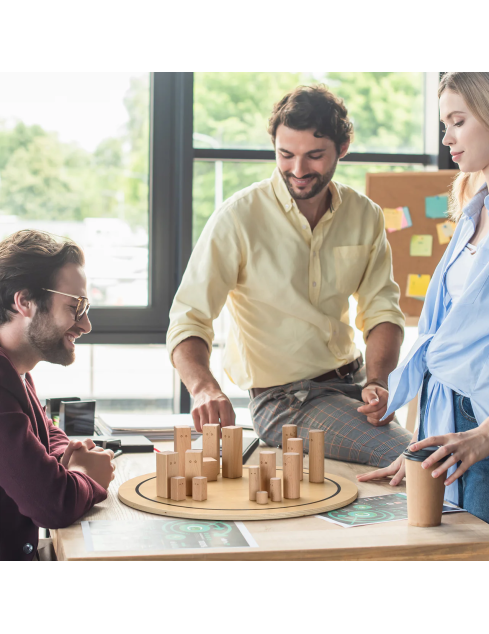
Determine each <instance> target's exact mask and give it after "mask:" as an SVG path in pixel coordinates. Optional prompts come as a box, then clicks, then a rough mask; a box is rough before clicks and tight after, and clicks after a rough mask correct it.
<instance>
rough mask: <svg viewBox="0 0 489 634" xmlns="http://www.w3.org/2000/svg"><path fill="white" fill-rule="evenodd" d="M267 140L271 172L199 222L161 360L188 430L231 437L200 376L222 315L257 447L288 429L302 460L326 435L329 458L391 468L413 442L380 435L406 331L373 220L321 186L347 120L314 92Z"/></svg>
mask: <svg viewBox="0 0 489 634" xmlns="http://www.w3.org/2000/svg"><path fill="white" fill-rule="evenodd" d="M269 132H270V135H271V138H272V141H273V144H274V147H275V151H276V160H277V169H276V170H275V172H274V174H273V175H272V177H271V178H270V179H267V180H264V181H262V182H260V183H255V184H254V185H251V187H247V188H246V189H244V190H242V191H240V192H238V193H237V194H235V195H234V196H232V197H231V198H230V199H229V200H227V201H226V202H225V203H224V204H223V205H222V206H221V207H220V208H219V209H217V210H216V211H215V213H214V214H213V215H212V216H211V218H210V219H209V221H208V223H207V225H206V227H205V229H204V231H203V232H202V235H201V237H200V239H199V241H198V243H197V245H196V246H195V249H194V251H193V253H192V256H191V258H190V261H189V264H188V267H187V270H186V272H185V275H184V277H183V280H182V283H181V285H180V288H179V289H178V291H177V294H176V296H175V299H174V302H173V305H172V308H171V311H170V328H169V331H168V336H167V345H168V351H169V354H170V358H171V359H172V362H173V364H174V366H175V367H176V369H177V370H178V372H179V374H180V377H181V379H182V381H183V382H184V383H185V385H186V386H187V388H188V390H189V392H190V393H191V395H192V396H193V398H194V408H193V411H192V415H193V420H194V423H195V427H196V428H197V430H199V431H200V430H201V428H202V425H204V424H206V423H218V422H220V423H221V425H222V426H225V425H233V424H234V420H235V417H234V412H233V409H232V406H231V403H230V401H229V399H228V398H227V397H226V395H225V394H223V392H222V391H221V389H220V387H219V384H218V383H217V381H216V380H215V378H214V377H213V375H212V374H211V372H210V369H209V356H210V352H211V350H212V340H213V336H214V333H213V329H212V322H213V320H214V319H216V318H217V316H218V315H219V313H220V312H221V310H222V308H223V306H224V304H225V303H226V302H227V307H228V309H229V311H230V314H231V320H232V323H231V330H230V333H229V337H228V341H227V345H226V352H225V358H224V363H225V370H226V372H227V374H228V376H229V377H230V378H231V379H232V380H233V381H234V383H236V384H237V385H239V386H240V387H241V388H242V389H245V390H249V391H250V395H251V397H252V401H251V405H250V409H251V413H252V417H253V422H254V426H255V429H256V431H257V433H258V434H259V436H260V437H261V438H262V439H263V440H265V442H267V444H269V445H279V444H280V443H281V428H282V425H283V424H284V423H294V424H296V425H297V426H298V435H299V436H300V437H302V438H303V440H304V448H305V451H308V432H309V430H310V429H324V430H325V432H326V433H325V452H326V456H328V457H331V458H336V459H339V460H348V461H352V462H360V463H364V464H371V465H374V466H385V465H388V464H390V463H391V462H392V460H393V459H394V458H396V457H397V456H398V455H399V453H400V452H401V451H402V450H403V449H404V448H405V447H406V446H407V445H408V444H409V440H410V434H409V433H408V432H406V430H405V429H403V428H401V427H400V426H399V425H398V424H397V422H395V421H394V422H391V421H392V420H393V417H391V418H390V419H388V420H386V421H383V422H381V421H380V419H381V418H382V416H383V414H384V413H385V411H386V406H387V397H388V392H387V377H388V376H389V373H390V372H391V371H392V370H394V369H395V367H396V366H397V362H398V359H399V350H400V346H401V343H402V337H403V327H404V317H403V314H402V312H401V311H400V308H399V287H398V286H397V284H396V283H395V282H394V280H393V277H392V261H391V251H390V247H389V244H388V243H387V241H386V236H385V230H384V220H383V213H382V210H381V209H380V208H379V207H378V206H377V205H375V204H374V203H373V202H372V201H371V200H369V199H368V198H367V197H365V196H363V195H361V194H359V193H357V192H356V191H354V190H353V189H350V188H349V187H347V186H345V185H343V184H340V183H338V182H333V180H332V178H333V176H334V172H335V169H336V165H337V163H338V160H339V159H340V158H342V157H343V156H345V155H346V153H347V151H348V148H349V145H350V141H351V138H352V136H353V127H352V124H351V123H350V121H349V119H348V113H347V110H346V108H345V106H344V104H343V101H342V100H340V99H338V98H337V97H335V96H334V95H333V94H332V93H330V92H329V91H328V90H327V89H326V88H324V87H321V86H314V87H299V88H297V89H296V90H294V91H293V92H292V93H289V94H287V95H286V96H285V97H284V98H283V99H282V100H281V101H280V102H279V103H277V104H276V105H275V107H274V110H273V113H272V116H271V118H270V126H269ZM350 295H353V296H354V297H355V299H356V300H357V302H358V309H357V317H356V322H355V323H356V326H357V327H358V328H359V329H360V330H362V331H363V333H364V337H365V340H366V343H367V347H366V379H367V380H366V382H365V367H364V366H363V360H362V358H361V353H360V352H359V350H358V349H357V348H356V347H355V345H354V343H353V329H352V328H351V327H350V325H349V323H348V307H349V304H348V299H349V297H350Z"/></svg>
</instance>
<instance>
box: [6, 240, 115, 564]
mask: <svg viewBox="0 0 489 634" xmlns="http://www.w3.org/2000/svg"><path fill="white" fill-rule="evenodd" d="M83 266H84V256H83V252H82V250H81V249H80V247H78V246H77V245H76V244H75V243H73V242H71V241H69V240H62V241H61V240H57V239H55V237H54V236H51V235H50V234H48V233H43V232H40V231H30V230H26V231H18V232H17V233H14V234H13V235H11V236H10V237H8V238H6V239H5V240H3V241H2V242H0V518H1V520H0V559H1V560H32V559H34V558H36V557H38V554H37V547H38V536H39V527H44V528H62V527H65V526H69V525H70V524H72V523H73V522H75V521H76V520H77V519H79V518H80V517H81V516H82V515H83V514H84V513H86V512H87V511H88V510H89V509H90V508H91V507H92V506H93V505H94V504H97V503H98V502H101V501H102V500H104V499H105V498H106V497H107V489H108V486H109V484H110V482H111V480H112V479H113V478H114V473H113V472H114V469H115V466H114V464H113V463H112V458H113V457H114V454H113V452H112V451H110V450H106V451H103V450H102V449H99V448H98V447H95V445H94V443H93V442H92V441H91V440H90V439H87V440H85V441H83V442H82V441H69V440H68V438H67V436H66V434H65V433H64V432H63V431H61V430H60V429H59V428H57V427H55V426H54V425H53V423H52V421H51V420H50V419H48V418H47V417H46V414H45V411H44V409H43V407H41V404H40V402H39V399H38V397H37V395H36V390H35V387H34V383H33V381H32V377H31V375H30V374H29V373H30V371H31V370H32V369H33V368H34V367H35V366H36V365H37V364H38V363H39V361H48V362H49V363H56V364H59V365H65V366H67V365H71V364H72V363H73V362H74V360H75V339H77V338H79V337H81V335H83V334H85V333H88V332H90V330H91V324H90V321H89V319H88V314H87V313H88V309H89V306H90V305H89V303H88V299H87V297H86V294H87V292H86V277H85V273H84V270H83Z"/></svg>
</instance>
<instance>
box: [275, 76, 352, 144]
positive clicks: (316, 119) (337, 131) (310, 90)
mask: <svg viewBox="0 0 489 634" xmlns="http://www.w3.org/2000/svg"><path fill="white" fill-rule="evenodd" d="M268 124H269V125H268V133H269V134H270V136H271V137H272V142H273V144H274V145H275V137H276V134H277V128H278V126H279V125H280V124H283V125H285V126H287V127H288V128H292V129H293V130H315V133H314V136H316V137H318V138H321V137H327V138H328V139H331V141H333V142H334V144H335V146H336V151H337V152H338V154H340V152H341V148H342V146H343V145H344V144H345V143H346V142H347V141H350V142H351V141H352V140H353V124H352V123H351V121H350V119H349V118H348V111H347V109H346V108H345V105H344V103H343V99H340V98H339V97H336V96H335V95H333V93H332V92H330V91H329V90H328V89H327V87H326V86H324V85H323V84H318V85H314V86H298V87H297V88H296V89H295V90H293V91H292V92H289V93H287V94H286V95H285V97H282V99H281V100H280V101H279V102H278V103H276V104H275V105H274V107H273V111H272V116H271V117H270V119H269V121H268Z"/></svg>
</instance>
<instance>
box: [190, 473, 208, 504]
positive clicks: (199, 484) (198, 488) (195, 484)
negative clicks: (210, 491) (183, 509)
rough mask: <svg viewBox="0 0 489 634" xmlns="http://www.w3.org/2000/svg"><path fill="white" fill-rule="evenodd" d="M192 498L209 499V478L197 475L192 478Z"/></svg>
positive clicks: (200, 500)
mask: <svg viewBox="0 0 489 634" xmlns="http://www.w3.org/2000/svg"><path fill="white" fill-rule="evenodd" d="M192 500H197V501H198V502H203V501H204V500H207V478H206V477H204V476H196V477H195V478H192Z"/></svg>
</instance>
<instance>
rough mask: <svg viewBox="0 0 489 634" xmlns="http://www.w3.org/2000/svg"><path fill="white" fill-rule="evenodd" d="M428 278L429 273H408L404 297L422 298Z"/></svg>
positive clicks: (427, 284) (426, 287) (429, 277)
mask: <svg viewBox="0 0 489 634" xmlns="http://www.w3.org/2000/svg"><path fill="white" fill-rule="evenodd" d="M430 280H431V275H408V283H407V290H406V297H414V298H415V299H424V298H425V297H426V292H427V290H428V286H429V284H430Z"/></svg>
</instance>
